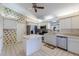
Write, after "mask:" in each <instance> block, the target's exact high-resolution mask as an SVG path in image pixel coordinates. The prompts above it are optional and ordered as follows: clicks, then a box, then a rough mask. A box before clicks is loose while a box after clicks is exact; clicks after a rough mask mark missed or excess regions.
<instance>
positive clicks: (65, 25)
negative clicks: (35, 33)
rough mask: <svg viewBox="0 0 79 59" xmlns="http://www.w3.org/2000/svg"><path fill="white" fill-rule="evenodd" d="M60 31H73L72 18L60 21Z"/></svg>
mask: <svg viewBox="0 0 79 59" xmlns="http://www.w3.org/2000/svg"><path fill="white" fill-rule="evenodd" d="M59 27H60V29H71V18H63V19H60V20H59Z"/></svg>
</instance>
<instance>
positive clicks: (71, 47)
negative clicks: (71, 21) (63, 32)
mask: <svg viewBox="0 0 79 59" xmlns="http://www.w3.org/2000/svg"><path fill="white" fill-rule="evenodd" d="M68 51H70V52H73V53H76V54H79V37H71V38H70V39H68Z"/></svg>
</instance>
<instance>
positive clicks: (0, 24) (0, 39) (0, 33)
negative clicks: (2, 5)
mask: <svg viewBox="0 0 79 59" xmlns="http://www.w3.org/2000/svg"><path fill="white" fill-rule="evenodd" d="M2 46H3V18H2V17H0V54H1V50H2Z"/></svg>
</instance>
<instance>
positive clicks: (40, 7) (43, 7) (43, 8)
mask: <svg viewBox="0 0 79 59" xmlns="http://www.w3.org/2000/svg"><path fill="white" fill-rule="evenodd" d="M36 8H38V9H44V7H36Z"/></svg>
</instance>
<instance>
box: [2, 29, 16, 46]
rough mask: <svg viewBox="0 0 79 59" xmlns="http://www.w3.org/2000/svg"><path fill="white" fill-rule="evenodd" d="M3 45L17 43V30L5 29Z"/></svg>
mask: <svg viewBox="0 0 79 59" xmlns="http://www.w3.org/2000/svg"><path fill="white" fill-rule="evenodd" d="M3 35H4V36H3V37H4V38H3V43H4V45H6V46H8V45H12V44H15V43H16V30H15V29H4V30H3Z"/></svg>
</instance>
